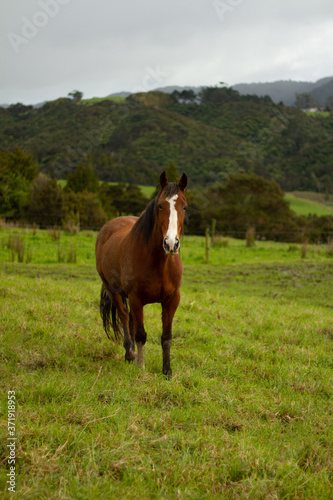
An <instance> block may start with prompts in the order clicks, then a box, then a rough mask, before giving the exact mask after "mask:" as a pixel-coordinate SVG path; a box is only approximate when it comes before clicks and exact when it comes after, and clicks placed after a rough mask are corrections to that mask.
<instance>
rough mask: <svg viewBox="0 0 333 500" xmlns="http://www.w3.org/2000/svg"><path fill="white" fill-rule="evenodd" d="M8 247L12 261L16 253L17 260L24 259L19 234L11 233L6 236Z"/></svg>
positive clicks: (21, 260) (22, 241)
mask: <svg viewBox="0 0 333 500" xmlns="http://www.w3.org/2000/svg"><path fill="white" fill-rule="evenodd" d="M8 249H9V251H10V253H11V259H12V262H14V261H15V257H16V254H17V260H18V262H23V261H24V240H23V238H22V236H21V235H20V234H11V235H9V237H8Z"/></svg>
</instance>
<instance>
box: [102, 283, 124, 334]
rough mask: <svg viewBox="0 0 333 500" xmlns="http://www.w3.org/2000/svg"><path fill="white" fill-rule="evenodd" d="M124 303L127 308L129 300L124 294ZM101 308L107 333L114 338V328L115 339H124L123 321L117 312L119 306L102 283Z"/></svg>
mask: <svg viewBox="0 0 333 500" xmlns="http://www.w3.org/2000/svg"><path fill="white" fill-rule="evenodd" d="M122 300H123V304H124V306H125V307H126V309H127V300H126V297H125V296H122ZM99 310H100V313H101V318H102V320H103V327H104V330H105V333H106V335H107V336H108V338H109V339H110V340H113V338H112V336H111V329H112V330H113V333H114V337H115V340H116V341H117V342H120V341H121V340H122V339H123V333H122V330H121V327H122V325H121V321H120V319H119V317H118V314H117V308H116V306H115V305H114V303H113V302H112V300H111V299H110V297H109V295H108V293H107V291H106V290H105V288H104V285H102V290H101V302H100V305H99Z"/></svg>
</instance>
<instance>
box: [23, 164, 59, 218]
mask: <svg viewBox="0 0 333 500" xmlns="http://www.w3.org/2000/svg"><path fill="white" fill-rule="evenodd" d="M63 202H64V200H63V193H62V189H61V187H60V186H59V185H58V183H57V180H56V179H51V178H50V177H49V176H48V175H45V174H39V176H38V177H37V178H36V179H35V181H34V183H33V185H32V189H31V193H30V201H29V205H28V208H27V211H26V216H27V218H28V220H29V222H34V223H36V224H38V225H39V226H41V227H47V226H57V225H60V224H61V220H62V219H63V217H64V203H63Z"/></svg>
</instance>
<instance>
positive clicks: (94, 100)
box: [82, 96, 126, 104]
mask: <svg viewBox="0 0 333 500" xmlns="http://www.w3.org/2000/svg"><path fill="white" fill-rule="evenodd" d="M125 99H126V98H125V97H122V96H112V97H91V98H90V99H82V103H83V104H96V103H97V102H102V101H114V102H125Z"/></svg>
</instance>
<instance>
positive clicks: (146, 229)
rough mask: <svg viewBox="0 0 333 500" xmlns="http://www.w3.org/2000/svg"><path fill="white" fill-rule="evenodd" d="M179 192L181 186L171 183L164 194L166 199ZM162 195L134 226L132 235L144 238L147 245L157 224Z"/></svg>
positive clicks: (155, 199) (157, 197)
mask: <svg viewBox="0 0 333 500" xmlns="http://www.w3.org/2000/svg"><path fill="white" fill-rule="evenodd" d="M178 191H179V186H178V184H177V183H176V182H169V183H168V184H167V185H166V186H165V188H164V189H163V193H164V194H165V197H166V198H169V197H170V196H174V195H175V194H177V193H178ZM161 194H162V191H160V192H159V193H158V195H157V196H156V197H155V198H154V199H153V200H152V201H151V202H150V203H149V204H148V206H147V208H146V210H145V211H144V212H143V213H142V214H141V216H140V217H139V220H138V221H137V222H136V223H135V224H134V226H133V229H132V233H133V234H134V235H135V236H137V237H139V236H142V238H143V241H144V242H145V244H146V245H147V244H148V243H149V240H150V236H151V234H152V232H153V228H154V224H155V214H156V210H155V209H156V204H157V202H158V199H159V197H160V196H161Z"/></svg>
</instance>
